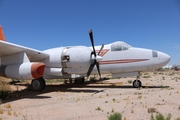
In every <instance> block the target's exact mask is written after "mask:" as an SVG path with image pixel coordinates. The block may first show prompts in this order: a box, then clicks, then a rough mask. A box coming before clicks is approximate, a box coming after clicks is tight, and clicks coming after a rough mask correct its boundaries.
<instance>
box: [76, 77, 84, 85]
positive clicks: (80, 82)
mask: <svg viewBox="0 0 180 120" xmlns="http://www.w3.org/2000/svg"><path fill="white" fill-rule="evenodd" d="M84 81H85V79H84V78H76V79H75V83H76V84H83V83H84Z"/></svg>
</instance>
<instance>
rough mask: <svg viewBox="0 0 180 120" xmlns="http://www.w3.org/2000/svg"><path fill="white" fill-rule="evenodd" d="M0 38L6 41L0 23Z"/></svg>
mask: <svg viewBox="0 0 180 120" xmlns="http://www.w3.org/2000/svg"><path fill="white" fill-rule="evenodd" d="M0 40H2V41H6V39H5V36H4V33H3V29H2V26H1V25H0Z"/></svg>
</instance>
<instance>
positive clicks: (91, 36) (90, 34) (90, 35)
mask: <svg viewBox="0 0 180 120" xmlns="http://www.w3.org/2000/svg"><path fill="white" fill-rule="evenodd" d="M89 37H90V40H91V44H92V48H93V53H94V56H95V57H96V51H95V48H94V40H93V32H92V30H90V31H89Z"/></svg>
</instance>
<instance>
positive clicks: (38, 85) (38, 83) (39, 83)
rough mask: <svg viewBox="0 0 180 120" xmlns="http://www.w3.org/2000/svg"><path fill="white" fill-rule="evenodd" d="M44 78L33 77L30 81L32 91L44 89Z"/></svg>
mask: <svg viewBox="0 0 180 120" xmlns="http://www.w3.org/2000/svg"><path fill="white" fill-rule="evenodd" d="M45 86H46V83H45V80H44V79H43V78H42V77H41V78H38V79H33V80H32V82H31V87H32V89H33V90H34V91H42V90H44V89H45Z"/></svg>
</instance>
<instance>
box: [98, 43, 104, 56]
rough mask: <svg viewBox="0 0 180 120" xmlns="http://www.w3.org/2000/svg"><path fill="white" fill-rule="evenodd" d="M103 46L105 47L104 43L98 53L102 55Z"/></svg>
mask: <svg viewBox="0 0 180 120" xmlns="http://www.w3.org/2000/svg"><path fill="white" fill-rule="evenodd" d="M103 48H104V44H102V46H101V49H100V50H99V52H98V55H100V53H101V51H102V49H103Z"/></svg>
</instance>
